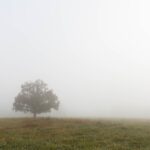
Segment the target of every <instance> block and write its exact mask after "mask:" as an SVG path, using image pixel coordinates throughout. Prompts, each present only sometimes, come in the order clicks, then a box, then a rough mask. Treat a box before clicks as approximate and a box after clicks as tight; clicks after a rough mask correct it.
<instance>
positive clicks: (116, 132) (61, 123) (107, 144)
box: [0, 118, 150, 150]
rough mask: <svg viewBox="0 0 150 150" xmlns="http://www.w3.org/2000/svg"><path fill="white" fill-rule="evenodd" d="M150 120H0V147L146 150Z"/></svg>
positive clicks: (14, 149)
mask: <svg viewBox="0 0 150 150" xmlns="http://www.w3.org/2000/svg"><path fill="white" fill-rule="evenodd" d="M149 141H150V122H148V121H136V122H134V121H114V120H81V119H48V118H45V119H44V118H39V119H36V120H33V119H0V150H149V149H150V142H149Z"/></svg>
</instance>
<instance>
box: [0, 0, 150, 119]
mask: <svg viewBox="0 0 150 150" xmlns="http://www.w3.org/2000/svg"><path fill="white" fill-rule="evenodd" d="M149 6H150V1H148V0H138V1H137V0H126V1H123V0H113V1H112V0H75V1H74V0H63V1H61V0H44V1H42V0H25V1H20V0H15V1H14V0H5V1H0V68H1V73H0V89H1V90H0V117H15V116H30V114H26V115H24V114H23V113H15V112H13V110H12V104H13V102H14V97H15V96H16V95H17V94H18V92H19V91H20V86H21V84H23V83H24V82H26V81H35V80H36V79H42V80H43V81H45V82H46V83H47V84H48V87H49V88H50V89H53V91H54V93H56V94H57V95H58V97H59V101H60V108H59V111H57V112H56V111H53V112H52V113H51V114H48V116H57V117H98V118H101V117H121V118H150V20H149V15H150V9H149Z"/></svg>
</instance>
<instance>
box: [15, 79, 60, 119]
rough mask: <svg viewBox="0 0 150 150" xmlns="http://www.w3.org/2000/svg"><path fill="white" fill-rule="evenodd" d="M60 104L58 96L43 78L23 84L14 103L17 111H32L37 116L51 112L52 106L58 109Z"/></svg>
mask: <svg viewBox="0 0 150 150" xmlns="http://www.w3.org/2000/svg"><path fill="white" fill-rule="evenodd" d="M58 106H59V101H58V98H57V96H56V95H55V94H54V93H53V91H52V90H49V89H48V87H47V85H46V84H45V83H44V82H43V81H42V80H36V81H35V82H26V83H25V84H23V85H22V86H21V91H20V92H19V94H18V95H17V96H16V97H15V102H14V103H13V109H14V110H15V111H23V112H31V113H33V114H34V116H35V117H36V114H40V113H43V112H50V111H51V109H52V108H53V109H56V110H57V109H58Z"/></svg>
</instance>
